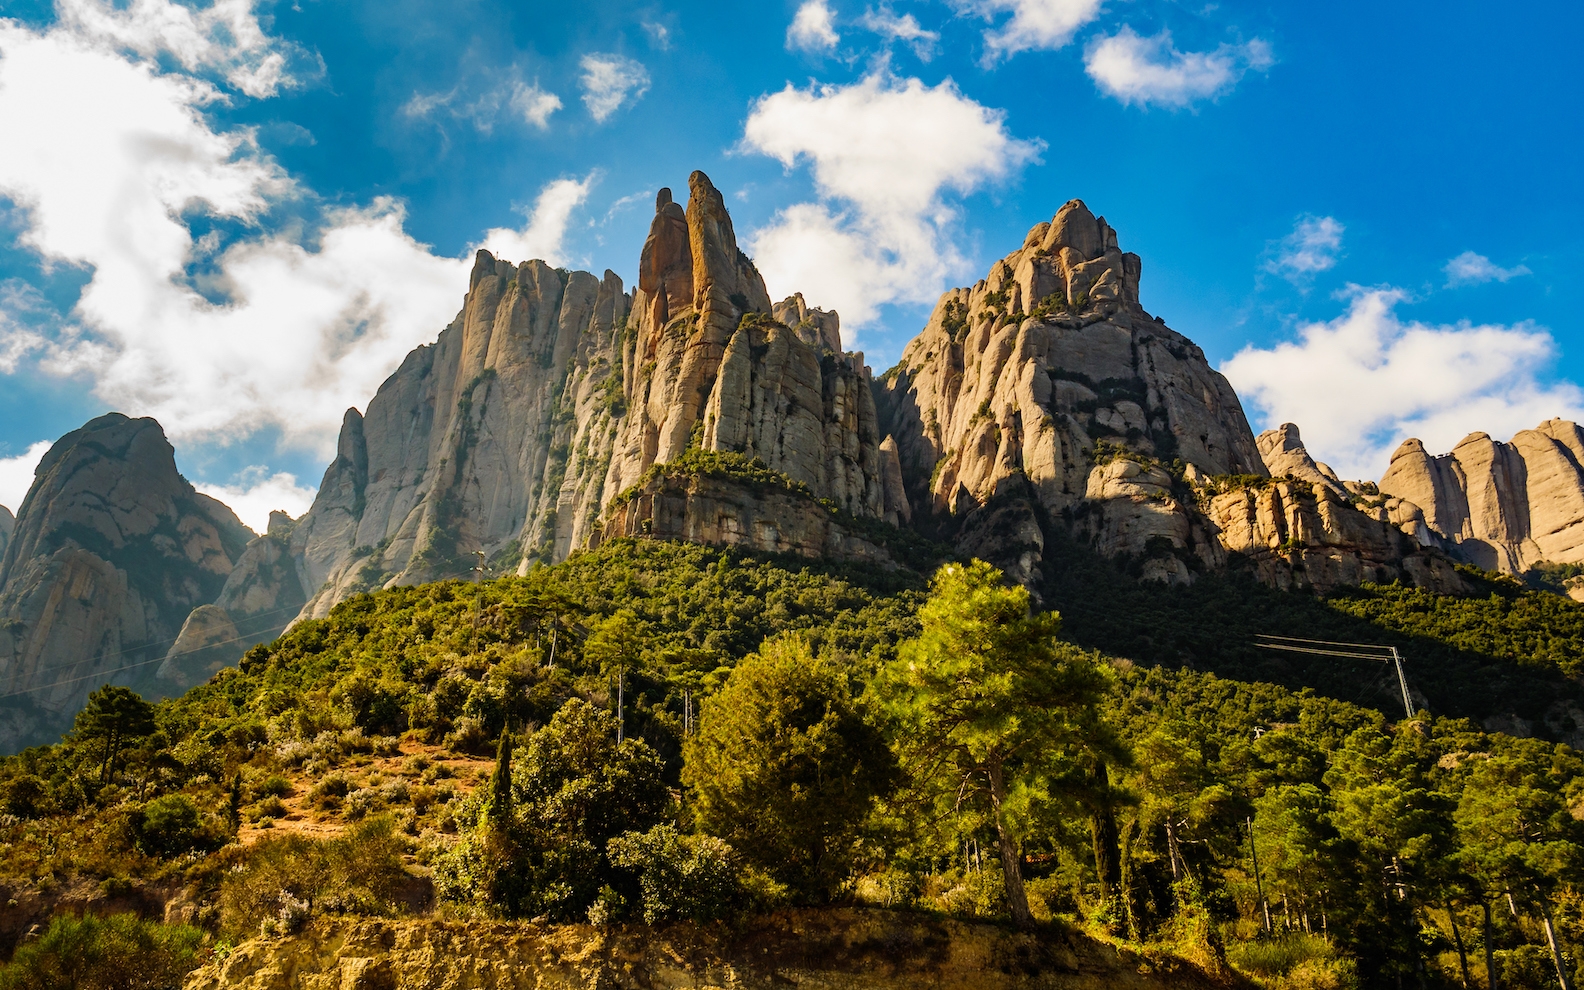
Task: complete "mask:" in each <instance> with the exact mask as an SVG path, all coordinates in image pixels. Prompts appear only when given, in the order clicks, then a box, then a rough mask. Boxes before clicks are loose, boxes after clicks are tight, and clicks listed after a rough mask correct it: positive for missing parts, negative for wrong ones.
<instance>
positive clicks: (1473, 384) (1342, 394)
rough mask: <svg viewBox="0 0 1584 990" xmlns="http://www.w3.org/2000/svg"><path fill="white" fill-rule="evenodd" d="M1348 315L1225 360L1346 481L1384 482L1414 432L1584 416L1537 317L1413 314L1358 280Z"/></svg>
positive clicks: (1391, 294)
mask: <svg viewBox="0 0 1584 990" xmlns="http://www.w3.org/2000/svg"><path fill="white" fill-rule="evenodd" d="M1350 293H1351V301H1350V303H1349V306H1348V310H1347V312H1346V313H1344V314H1342V315H1341V316H1339V317H1337V318H1336V319H1334V320H1331V321H1329V322H1324V323H1310V324H1307V325H1305V326H1302V327H1300V328H1299V330H1298V339H1297V340H1296V341H1291V342H1287V343H1282V344H1278V345H1276V346H1275V347H1271V348H1268V349H1262V348H1257V347H1254V346H1249V347H1245V348H1244V349H1243V350H1241V351H1239V352H1238V354H1237V355H1236V356H1235V357H1233V358H1232V359H1231V360H1229V361H1227V362H1226V363H1224V364H1223V365H1222V366H1221V371H1222V372H1223V373H1224V374H1225V375H1226V376H1227V378H1228V379H1230V380H1231V382H1232V384H1233V386H1234V387H1236V389H1237V391H1238V394H1239V395H1240V396H1242V397H1243V399H1244V401H1246V402H1249V403H1250V404H1251V405H1253V406H1254V407H1256V408H1257V409H1258V410H1260V411H1261V412H1263V414H1264V415H1263V417H1262V418H1263V422H1264V423H1265V425H1267V426H1274V425H1276V424H1278V423H1297V424H1298V426H1299V427H1300V428H1301V429H1302V430H1303V436H1304V443H1305V444H1306V445H1307V446H1308V448H1309V451H1310V453H1311V454H1313V455H1314V456H1315V457H1316V458H1317V459H1319V460H1323V461H1326V462H1328V463H1330V464H1331V465H1332V466H1333V467H1335V468H1336V470H1337V471H1338V472H1339V473H1340V474H1341V475H1342V476H1343V477H1345V478H1347V477H1351V478H1379V477H1380V476H1381V474H1382V473H1383V472H1384V471H1385V469H1386V465H1387V463H1388V461H1389V459H1390V457H1391V452H1392V451H1393V450H1395V449H1396V447H1397V445H1398V444H1399V443H1401V442H1402V441H1403V440H1404V439H1406V438H1407V437H1410V436H1414V437H1418V438H1419V439H1421V440H1423V441H1424V442H1425V445H1426V446H1427V447H1429V448H1430V449H1431V450H1432V451H1447V450H1451V449H1452V447H1453V446H1454V445H1456V444H1457V442H1458V441H1459V440H1461V439H1462V438H1463V437H1465V436H1467V435H1468V434H1469V433H1471V432H1474V431H1476V430H1483V431H1484V432H1486V433H1489V434H1491V435H1492V436H1498V437H1507V436H1511V435H1512V434H1514V433H1516V432H1518V431H1519V430H1523V429H1530V428H1533V427H1534V426H1535V425H1536V424H1538V423H1540V422H1542V421H1543V420H1546V419H1549V418H1551V417H1552V416H1562V417H1566V418H1571V419H1578V418H1580V417H1581V416H1584V390H1581V389H1580V388H1579V387H1578V386H1576V385H1574V384H1572V383H1571V382H1565V381H1564V382H1557V383H1550V384H1548V383H1546V382H1544V381H1543V380H1542V376H1543V375H1544V373H1545V372H1546V371H1547V370H1548V369H1549V368H1550V366H1551V365H1552V364H1553V363H1554V361H1555V359H1556V355H1557V349H1556V344H1555V342H1554V341H1553V340H1552V338H1551V334H1550V333H1549V332H1547V331H1546V330H1545V329H1544V328H1542V327H1539V326H1536V325H1534V324H1533V323H1518V324H1514V325H1512V326H1502V325H1491V324H1484V325H1473V324H1470V323H1467V322H1464V323H1458V324H1455V325H1440V326H1434V325H1427V324H1424V323H1419V322H1415V321H1404V320H1402V319H1401V318H1400V317H1398V315H1397V313H1396V311H1395V307H1396V306H1397V305H1398V304H1399V303H1401V302H1403V301H1405V300H1406V298H1407V296H1406V294H1405V293H1403V292H1402V291H1400V290H1397V289H1392V288H1385V287H1383V288H1373V289H1363V288H1360V287H1358V286H1351V287H1350Z"/></svg>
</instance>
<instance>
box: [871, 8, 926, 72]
mask: <svg viewBox="0 0 1584 990" xmlns="http://www.w3.org/2000/svg"><path fill="white" fill-rule="evenodd" d="M858 23H859V24H861V25H863V27H864V28H866V29H867V30H870V31H873V32H874V33H875V34H878V35H880V36H881V37H883V38H885V39H886V40H888V41H901V42H905V43H907V44H908V45H909V46H910V47H911V48H912V49H913V53H914V54H915V55H917V56H918V57H919V58H920V59H921V60H923V61H925V62H928V61H929V60H930V59H931V58H932V57H933V56H934V54H935V45H936V43H937V42H939V41H940V32H938V31H926V30H924V28H923V27H921V26H920V25H919V22H918V18H916V17H914V16H913V15H912V14H903V15H902V16H900V17H898V16H897V14H896V12H895V11H893V10H892V9H891V8H890V7H881V8H880V9H879V10H866V11H864V15H863V17H861V18H859V20H858Z"/></svg>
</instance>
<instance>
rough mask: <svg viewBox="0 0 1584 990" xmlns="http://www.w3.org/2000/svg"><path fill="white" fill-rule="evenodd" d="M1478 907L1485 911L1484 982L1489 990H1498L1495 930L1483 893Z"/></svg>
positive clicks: (1488, 903)
mask: <svg viewBox="0 0 1584 990" xmlns="http://www.w3.org/2000/svg"><path fill="white" fill-rule="evenodd" d="M1480 909H1481V910H1483V911H1484V912H1485V982H1487V983H1489V984H1490V990H1499V987H1498V986H1497V983H1496V949H1495V947H1494V945H1493V943H1494V942H1495V940H1496V930H1495V929H1494V928H1493V927H1492V926H1491V910H1490V902H1489V901H1487V900H1486V899H1485V895H1483V894H1481V895H1480Z"/></svg>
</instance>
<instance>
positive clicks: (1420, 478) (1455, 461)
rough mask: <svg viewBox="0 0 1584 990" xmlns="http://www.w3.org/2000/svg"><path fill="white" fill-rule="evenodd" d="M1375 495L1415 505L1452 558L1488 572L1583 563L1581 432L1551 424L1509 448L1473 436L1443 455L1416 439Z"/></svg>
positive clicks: (1515, 439)
mask: <svg viewBox="0 0 1584 990" xmlns="http://www.w3.org/2000/svg"><path fill="white" fill-rule="evenodd" d="M1380 490H1381V491H1382V492H1389V493H1390V494H1392V495H1395V496H1397V497H1399V498H1402V499H1404V500H1406V501H1409V502H1412V503H1414V504H1415V505H1417V506H1419V508H1420V509H1421V510H1423V513H1424V520H1425V524H1426V525H1427V526H1428V527H1429V529H1430V530H1431V531H1433V532H1434V533H1435V534H1436V536H1438V537H1440V538H1441V539H1443V540H1445V541H1446V542H1447V543H1448V544H1450V545H1451V547H1452V549H1453V553H1455V554H1456V555H1457V556H1459V557H1461V558H1463V559H1465V560H1468V561H1469V562H1470V563H1474V564H1478V565H1479V566H1481V567H1484V568H1487V569H1490V570H1500V571H1508V572H1521V571H1524V570H1527V569H1528V568H1530V567H1533V566H1535V565H1536V564H1539V563H1542V562H1550V563H1555V564H1572V563H1579V562H1581V561H1584V430H1581V429H1580V428H1579V425H1578V424H1577V423H1573V422H1569V421H1567V420H1563V419H1549V420H1546V421H1545V422H1544V423H1541V424H1540V425H1539V426H1538V427H1536V428H1535V429H1532V430H1524V431H1522V432H1520V433H1519V434H1517V435H1516V436H1514V437H1513V438H1512V440H1511V441H1510V442H1508V443H1502V442H1500V441H1497V440H1492V439H1491V438H1490V436H1489V435H1488V434H1485V433H1471V434H1469V435H1468V436H1467V437H1464V438H1463V440H1462V441H1461V442H1459V443H1458V445H1457V446H1456V447H1453V448H1452V451H1451V452H1450V453H1447V454H1440V455H1431V454H1430V453H1429V452H1428V451H1426V450H1425V446H1424V444H1423V443H1421V442H1420V441H1418V440H1412V439H1410V440H1406V441H1404V442H1403V444H1402V446H1400V447H1398V448H1397V451H1396V453H1394V454H1392V459H1391V466H1390V467H1388V468H1387V470H1386V474H1385V475H1384V476H1382V478H1381V480H1380Z"/></svg>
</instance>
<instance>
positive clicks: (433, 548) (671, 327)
mask: <svg viewBox="0 0 1584 990" xmlns="http://www.w3.org/2000/svg"><path fill="white" fill-rule="evenodd" d="M688 194H689V195H688V203H687V207H686V209H684V208H683V207H682V206H680V205H678V204H677V203H676V202H675V201H674V200H673V199H672V196H671V192H670V190H669V189H662V190H661V191H660V193H659V196H658V198H657V201H656V204H655V217H654V221H653V223H652V225H651V228H650V233H649V237H648V239H647V240H646V242H645V243H644V246H643V251H642V254H641V256H640V260H639V277H638V285H637V287H636V288H635V289H634V290H633V291H632V292H631V293H628V292H626V291H625V290H624V289H623V286H622V283H621V280H620V279H619V278H617V277H616V275H615V274H613V273H611V272H609V271H607V272H606V273H605V276H604V277H603V278H595V277H594V276H593V275H590V274H588V273H586V272H563V271H558V270H556V269H554V268H551V267H549V266H548V265H546V264H545V263H544V262H542V261H528V262H525V263H523V264H522V265H513V264H511V263H509V262H507V261H503V260H498V259H496V258H494V257H492V256H491V255H489V254H488V253H487V252H482V251H481V252H479V255H478V257H477V259H476V261H475V264H474V268H473V273H472V277H471V279H470V281H469V286H468V292H467V295H466V297H465V299H464V300H463V305H462V311H461V313H460V314H459V315H458V316H457V318H456V320H455V321H454V322H453V323H452V324H451V325H450V326H449V327H447V328H446V329H445V330H444V331H442V332H441V334H440V337H439V339H438V340H437V341H436V342H435V343H434V344H432V345H428V346H425V347H420V348H418V349H416V350H414V351H413V352H412V353H411V354H409V355H408V356H407V359H406V360H405V361H404V362H403V364H402V366H401V367H400V368H399V369H397V371H396V373H395V374H393V375H392V376H391V377H390V378H389V379H388V380H387V381H386V382H385V384H384V385H382V386H381V387H380V390H379V392H378V393H377V394H376V395H375V396H374V398H373V399H372V400H371V401H370V402H369V404H368V407H367V410H366V411H365V412H363V413H361V414H360V413H358V412H357V411H356V410H349V411H348V412H347V415H346V418H345V420H344V421H343V424H342V429H341V437H340V440H339V443H338V447H337V454H336V458H335V461H334V462H333V463H332V464H331V465H330V466H329V468H328V469H327V470H326V471H325V475H324V479H323V482H322V483H321V485H320V489H319V494H318V496H317V498H316V499H315V501H314V505H313V507H312V508H311V509H310V510H309V512H308V513H307V515H306V516H304V517H303V519H301V520H300V521H299V522H298V523H297V524H296V526H295V529H294V530H293V531H292V533H291V535H290V539H289V544H288V546H287V554H288V556H289V557H290V559H291V560H292V561H293V563H294V565H295V568H296V574H297V580H298V585H299V586H300V588H301V590H302V591H303V592H305V593H306V596H307V604H306V606H305V607H304V609H303V612H302V615H303V616H305V617H307V616H322V615H324V614H325V613H326V612H328V611H329V609H330V607H331V606H332V605H334V604H335V603H336V602H337V601H340V600H341V599H343V598H345V597H347V596H348V595H351V594H354V593H356V592H359V591H364V590H368V589H371V588H376V587H382V586H387V585H391V584H406V583H414V582H419V581H427V580H433V579H435V578H440V577H452V576H465V575H467V574H468V573H470V571H471V569H472V568H473V567H474V566H475V565H476V558H475V556H474V554H475V552H476V551H483V552H484V554H485V556H486V560H487V564H488V566H489V568H490V570H491V572H492V573H500V572H503V571H506V572H509V571H518V572H524V571H526V569H527V568H528V567H529V566H531V565H532V564H533V563H534V562H535V561H544V562H550V561H554V560H559V559H561V558H563V557H565V556H566V555H567V554H568V553H570V552H571V551H572V550H574V549H575V548H578V547H582V546H587V545H589V544H590V543H592V542H596V541H597V540H598V539H600V538H601V533H600V528H601V525H602V521H601V513H602V511H603V509H604V507H605V506H606V504H607V503H608V502H610V500H611V499H612V498H614V497H615V496H616V495H617V494H618V493H620V492H622V491H623V490H624V489H627V488H629V487H631V486H632V485H634V484H636V483H637V482H638V480H639V479H640V478H642V477H643V476H644V474H645V472H646V471H648V470H649V468H650V467H651V466H653V465H655V464H664V463H667V462H669V461H671V460H673V459H674V458H676V457H677V456H679V455H680V454H682V453H683V452H685V451H687V450H688V449H690V448H692V447H697V448H700V449H703V450H713V451H732V452H736V453H742V454H745V455H747V456H748V457H752V458H758V459H760V460H762V461H764V462H765V463H766V464H767V465H768V466H769V467H770V468H772V469H773V470H775V471H778V472H781V473H783V474H785V475H786V476H788V477H790V478H792V479H793V480H795V481H796V482H798V483H800V484H802V485H804V486H806V487H807V489H808V490H809V491H810V492H811V493H813V495H814V496H815V497H816V498H823V499H828V500H830V501H832V502H834V503H835V504H836V505H837V506H838V507H840V508H841V509H844V510H846V511H848V512H851V513H852V514H853V515H856V516H861V517H866V518H880V517H883V516H887V515H888V513H889V515H890V516H891V517H901V516H905V515H906V514H907V505H906V500H905V498H904V497H902V496H901V495H900V493H899V491H893V492H892V497H891V498H890V499H889V500H888V498H887V488H886V484H885V474H884V471H885V463H884V457H883V455H882V453H881V441H882V437H881V435H880V434H879V432H878V416H877V414H876V411H875V406H874V397H873V394H872V392H871V389H870V377H869V370H868V369H867V368H866V367H864V365H863V360H862V355H849V354H843V353H842V352H841V335H840V322H839V319H838V318H837V316H836V314H835V313H828V312H825V311H823V310H819V309H811V308H809V307H808V305H807V304H806V303H805V302H804V300H803V298H802V297H801V296H793V297H791V298H789V299H787V300H785V301H783V302H782V303H780V304H779V305H772V303H771V301H770V297H769V294H768V293H767V292H766V291H765V287H764V280H763V279H762V278H761V277H760V276H759V272H758V271H757V270H756V269H755V268H754V266H753V263H752V262H751V261H750V260H749V259H748V257H747V256H746V255H744V254H743V253H742V251H741V250H739V249H738V247H737V240H736V234H735V232H734V231H733V228H732V223H731V217H730V216H729V215H728V213H727V211H726V208H725V204H724V201H723V199H722V197H721V194H720V192H719V191H718V190H717V189H716V188H715V187H714V186H713V185H712V184H711V183H710V181H709V179H708V177H707V176H705V175H704V174H703V173H702V172H695V173H693V175H692V176H691V177H690V178H689V180H688ZM699 497H700V498H701V499H702V498H704V496H703V494H702V493H701V494H700V496H699ZM709 499H710V502H709V506H708V507H707V508H708V511H709V512H719V511H727V512H736V513H737V514H738V516H739V517H740V518H739V519H738V530H739V531H740V532H749V531H750V530H751V529H752V524H753V520H754V519H756V518H757V515H756V513H758V512H759V511H760V507H759V505H758V504H757V503H756V502H755V500H754V498H753V497H752V496H751V494H740V495H738V496H731V495H730V494H729V493H728V492H727V491H726V490H725V489H724V488H722V487H721V486H719V485H717V486H716V490H714V491H712V493H711V494H710V496H709ZM638 504H641V505H644V506H650V505H652V504H654V503H653V501H652V500H647V501H642V502H640V503H638ZM734 506H735V507H734ZM705 511H706V507H705V506H704V505H703V504H702V502H701V503H700V505H698V506H695V507H692V508H690V509H689V510H688V512H689V513H691V514H692V515H693V516H695V517H699V518H702V516H700V515H699V514H700V513H704V512H705ZM612 525H613V526H614V527H615V529H614V530H613V531H625V529H624V527H626V526H627V525H628V524H627V522H625V521H622V520H616V521H614V522H613V523H612ZM632 525H633V526H636V525H637V523H636V522H633V524H632ZM650 527H651V529H652V528H653V523H652V522H651V524H650ZM664 528H665V527H664V525H662V529H664ZM692 531H694V532H698V533H719V534H722V535H723V539H724V538H725V535H726V534H728V532H729V531H728V530H724V529H720V528H719V527H716V526H714V525H713V524H711V525H709V526H702V527H700V526H695V527H693V530H692ZM605 535H606V536H607V537H608V536H609V535H610V534H608V533H607V534H605ZM700 538H701V539H702V538H704V537H702V536H701V537H700ZM265 549H267V548H265ZM265 549H260V551H259V556H260V557H261V558H262V555H263V554H264V552H265ZM271 552H273V551H271ZM274 559H275V558H271V560H272V561H273V560H274ZM252 560H253V557H251V556H250V557H249V558H248V561H249V567H250V568H252V567H253V563H252ZM277 583H278V584H282V585H284V584H287V583H289V582H285V581H284V580H282V581H280V582H277ZM257 586H258V582H256V581H252V580H251V579H249V580H248V581H241V580H239V589H240V588H243V587H247V588H253V587H257ZM238 593H239V594H240V593H241V592H240V591H238ZM277 600H279V601H284V600H286V599H285V598H282V597H281V596H280V595H276V596H273V597H272V596H270V595H267V594H265V595H260V596H259V602H260V605H261V606H262V605H263V604H266V603H273V602H274V601H277ZM220 604H224V603H220ZM226 607H227V609H228V611H230V608H229V606H226Z"/></svg>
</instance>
